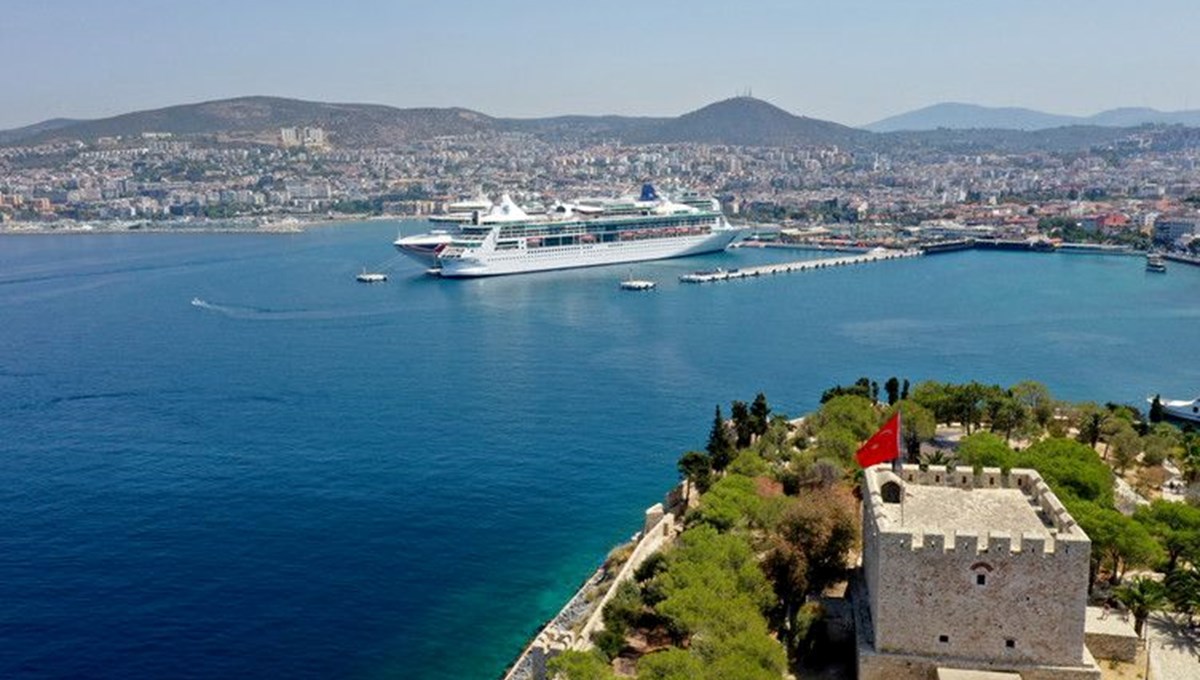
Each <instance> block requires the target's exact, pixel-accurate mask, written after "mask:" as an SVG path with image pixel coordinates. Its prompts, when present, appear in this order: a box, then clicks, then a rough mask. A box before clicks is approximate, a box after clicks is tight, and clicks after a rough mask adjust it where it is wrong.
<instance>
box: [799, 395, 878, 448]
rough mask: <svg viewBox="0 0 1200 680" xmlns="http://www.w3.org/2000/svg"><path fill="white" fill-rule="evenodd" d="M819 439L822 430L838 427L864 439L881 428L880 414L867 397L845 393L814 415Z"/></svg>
mask: <svg viewBox="0 0 1200 680" xmlns="http://www.w3.org/2000/svg"><path fill="white" fill-rule="evenodd" d="M812 420H813V425H814V426H815V428H816V435H817V437H818V439H819V438H820V437H821V431H822V430H824V429H826V428H830V427H838V428H842V429H844V430H846V431H847V432H849V433H850V434H851V435H853V437H854V438H855V439H857V440H858V441H864V440H865V439H867V438H868V437H870V436H871V435H872V434H874V433H875V430H877V429H879V414H878V413H876V412H875V407H874V405H873V404H872V403H871V401H870V400H869V399H867V398H866V397H860V396H857V395H849V394H844V395H840V396H837V397H834V398H832V399H830V400H829V401H827V402H825V404H823V405H822V406H821V409H820V410H819V411H817V412H816V414H815V415H814V416H813V419H812Z"/></svg>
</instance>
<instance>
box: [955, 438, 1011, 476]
mask: <svg viewBox="0 0 1200 680" xmlns="http://www.w3.org/2000/svg"><path fill="white" fill-rule="evenodd" d="M958 459H959V461H961V462H963V463H965V464H967V465H970V466H971V467H972V468H974V469H975V470H977V471H978V470H981V469H983V468H985V467H998V468H1000V469H1001V470H1002V471H1005V472H1007V471H1008V470H1011V469H1012V467H1013V462H1014V461H1015V459H1016V452H1014V451H1013V450H1012V448H1011V447H1010V446H1009V445H1008V442H1007V441H1005V440H1004V439H1001V438H1000V437H998V436H996V435H995V434H993V433H991V432H976V433H975V434H972V435H969V436H967V437H963V439H962V441H960V442H959V443H958Z"/></svg>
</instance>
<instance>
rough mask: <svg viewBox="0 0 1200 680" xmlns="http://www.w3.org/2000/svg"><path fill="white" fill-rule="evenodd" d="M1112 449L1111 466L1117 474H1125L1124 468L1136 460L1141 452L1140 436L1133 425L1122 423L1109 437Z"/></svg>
mask: <svg viewBox="0 0 1200 680" xmlns="http://www.w3.org/2000/svg"><path fill="white" fill-rule="evenodd" d="M1110 441H1111V443H1112V450H1113V467H1114V468H1115V469H1116V471H1117V474H1125V470H1127V469H1128V468H1129V466H1130V465H1133V464H1134V463H1135V462H1137V456H1138V454H1139V453H1141V449H1142V438H1141V437H1139V436H1138V433H1137V432H1135V431H1134V429H1133V427H1131V426H1129V425H1124V426H1123V427H1122V428H1121V429H1119V430H1118V431H1117V432H1116V433H1115V434H1114V435H1112V437H1111V438H1110Z"/></svg>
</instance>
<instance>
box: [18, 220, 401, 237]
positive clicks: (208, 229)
mask: <svg viewBox="0 0 1200 680" xmlns="http://www.w3.org/2000/svg"><path fill="white" fill-rule="evenodd" d="M420 219H421V217H420V216H415V215H347V216H345V217H344V218H336V219H334V218H329V217H321V218H319V219H302V218H298V217H284V218H282V219H280V220H279V221H272V222H266V223H261V224H259V223H256V222H255V221H254V220H237V219H231V220H197V221H185V220H174V221H162V222H158V221H152V222H135V221H129V222H124V221H120V222H113V221H108V222H106V221H99V220H98V221H96V222H74V221H68V222H50V223H39V222H12V223H8V224H0V236H25V235H28V236H80V235H85V236H86V235H95V234H299V233H303V232H304V231H307V230H308V229H312V228H320V227H334V226H340V225H345V224H357V223H360V222H403V221H411V220H420Z"/></svg>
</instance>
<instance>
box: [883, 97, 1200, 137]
mask: <svg viewBox="0 0 1200 680" xmlns="http://www.w3.org/2000/svg"><path fill="white" fill-rule="evenodd" d="M1069 125H1094V126H1098V127H1136V126H1139V125H1186V126H1189V127H1197V126H1200V111H1197V110H1191V111H1159V110H1158V109H1150V108H1144V107H1141V108H1135V107H1127V108H1119V109H1109V110H1107V111H1101V112H1100V113H1097V114H1094V115H1091V116H1064V115H1061V114H1057V113H1046V112H1044V111H1035V110H1033V109H1025V108H1019V107H1011V106H1006V107H993V106H979V105H977V104H961V103H957V102H947V103H942V104H934V105H933V106H926V107H925V108H922V109H917V110H915V111H908V112H906V113H901V114H899V115H895V116H890V117H888V118H884V119H883V120H879V121H876V122H874V123H871V124H869V125H866V126H864V127H865V129H867V130H870V131H872V132H898V131H919V130H937V129H947V130H972V129H980V130H1027V131H1028V130H1048V129H1051V128H1059V127H1066V126H1069Z"/></svg>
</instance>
